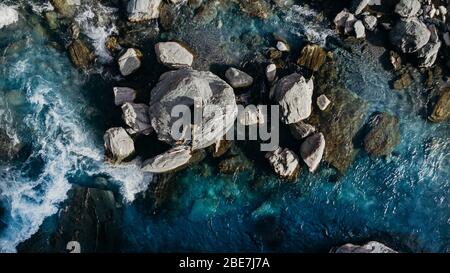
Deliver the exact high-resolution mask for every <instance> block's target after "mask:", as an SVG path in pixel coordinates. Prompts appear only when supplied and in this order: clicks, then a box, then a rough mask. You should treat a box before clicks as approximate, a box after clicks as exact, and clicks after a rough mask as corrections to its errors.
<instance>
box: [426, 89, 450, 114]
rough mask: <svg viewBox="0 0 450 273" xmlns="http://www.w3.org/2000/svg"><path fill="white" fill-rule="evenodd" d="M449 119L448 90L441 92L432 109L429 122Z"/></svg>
mask: <svg viewBox="0 0 450 273" xmlns="http://www.w3.org/2000/svg"><path fill="white" fill-rule="evenodd" d="M449 118H450V88H448V87H447V88H445V89H443V90H442V92H441V95H440V97H439V99H438V101H437V103H436V104H435V105H434V107H433V112H432V113H431V115H430V117H429V118H428V119H429V120H431V121H433V122H440V121H444V120H447V119H449Z"/></svg>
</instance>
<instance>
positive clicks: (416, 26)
mask: <svg viewBox="0 0 450 273" xmlns="http://www.w3.org/2000/svg"><path fill="white" fill-rule="evenodd" d="M389 36H390V40H391V43H392V44H393V45H394V46H396V47H397V48H398V49H400V50H401V51H402V52H403V53H413V52H416V51H418V50H419V49H421V48H422V47H424V46H425V45H426V44H427V43H428V41H429V40H430V37H431V32H430V30H429V29H428V28H427V26H426V25H425V24H424V23H422V22H421V21H419V19H417V18H410V19H407V20H400V21H399V22H398V23H397V24H396V25H395V27H394V28H393V29H392V30H391V32H390V34H389Z"/></svg>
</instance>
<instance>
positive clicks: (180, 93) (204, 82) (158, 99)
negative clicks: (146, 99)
mask: <svg viewBox="0 0 450 273" xmlns="http://www.w3.org/2000/svg"><path fill="white" fill-rule="evenodd" d="M176 106H177V108H174V107H176ZM186 109H187V110H189V111H188V112H189V113H190V116H189V117H188V118H189V120H188V123H189V124H185V123H184V125H188V126H189V128H185V127H187V126H184V125H183V126H179V127H175V126H178V125H179V124H180V123H182V124H183V120H184V121H186V118H187V117H186V116H184V117H182V113H185V112H184V110H186ZM194 109H195V110H194ZM172 110H174V111H175V112H177V113H175V114H174V116H172ZM237 112H238V108H237V105H236V100H235V97H234V91H233V88H232V87H231V86H230V85H228V84H227V83H226V82H225V81H224V80H222V79H221V78H219V77H218V76H216V75H214V74H213V73H211V72H208V71H197V70H192V69H187V68H184V69H180V70H174V71H169V72H166V73H164V74H162V75H161V77H160V79H159V82H158V84H157V85H156V87H155V88H154V89H153V90H152V91H151V98H150V117H151V124H152V127H153V128H154V130H155V132H156V134H157V135H158V139H159V140H161V141H164V142H166V143H169V144H172V145H173V144H180V143H183V144H186V143H189V144H190V145H191V146H192V150H197V149H202V148H206V147H208V146H210V145H212V144H214V143H216V141H218V140H219V139H221V138H222V136H223V135H225V133H226V132H227V131H228V130H229V129H230V128H231V127H233V126H234V121H235V119H236V116H237ZM196 113H200V114H197V117H194V116H195V115H194V114H196ZM197 118H198V119H197ZM192 120H194V121H192ZM192 124H194V125H192ZM172 127H174V129H175V130H177V129H180V128H181V129H182V130H181V131H183V133H182V135H181V136H177V138H178V139H176V138H174V137H173V134H172Z"/></svg>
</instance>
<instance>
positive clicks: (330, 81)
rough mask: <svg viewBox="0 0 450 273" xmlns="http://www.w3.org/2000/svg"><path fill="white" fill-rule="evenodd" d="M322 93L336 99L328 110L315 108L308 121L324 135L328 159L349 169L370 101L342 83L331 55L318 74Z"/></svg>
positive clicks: (317, 88) (341, 168) (317, 86)
mask: <svg viewBox="0 0 450 273" xmlns="http://www.w3.org/2000/svg"><path fill="white" fill-rule="evenodd" d="M322 94H325V95H326V96H327V97H328V98H329V99H330V100H331V101H332V102H333V103H332V104H330V106H329V107H328V108H327V110H326V111H314V112H313V113H312V115H311V117H310V118H309V119H307V120H306V121H305V122H307V123H308V124H311V125H313V126H314V127H316V129H317V130H318V131H320V132H321V133H322V134H323V135H324V137H325V140H326V143H327V145H326V146H325V153H324V157H323V158H324V160H325V161H326V162H328V163H329V164H331V165H332V166H333V167H335V168H336V169H337V170H338V171H339V172H341V173H345V172H346V170H347V169H348V168H349V167H350V166H351V164H352V162H353V160H354V157H355V155H356V152H357V150H356V148H355V146H354V144H353V140H354V138H355V136H356V135H357V133H358V132H359V130H360V129H361V128H362V126H363V122H364V119H365V115H366V110H367V103H366V102H365V101H364V100H362V99H361V98H359V97H358V96H357V95H356V94H354V93H352V92H350V91H349V90H347V89H345V88H344V87H343V86H342V84H341V83H340V81H339V79H338V75H337V72H336V66H335V64H334V62H333V60H332V59H331V58H327V62H326V63H325V64H324V65H323V66H322V69H321V70H320V71H319V74H318V75H317V78H316V90H315V96H317V97H318V96H320V95H322Z"/></svg>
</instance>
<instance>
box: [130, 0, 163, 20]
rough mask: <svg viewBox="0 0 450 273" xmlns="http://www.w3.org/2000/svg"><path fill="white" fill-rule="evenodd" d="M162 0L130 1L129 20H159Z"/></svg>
mask: <svg viewBox="0 0 450 273" xmlns="http://www.w3.org/2000/svg"><path fill="white" fill-rule="evenodd" d="M161 2H162V0H130V1H129V2H128V6H127V12H128V20H129V21H130V22H140V21H145V20H151V19H157V18H159V6H160V5H161Z"/></svg>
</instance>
